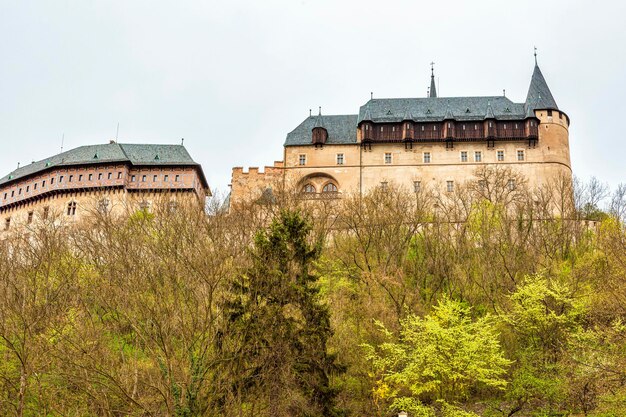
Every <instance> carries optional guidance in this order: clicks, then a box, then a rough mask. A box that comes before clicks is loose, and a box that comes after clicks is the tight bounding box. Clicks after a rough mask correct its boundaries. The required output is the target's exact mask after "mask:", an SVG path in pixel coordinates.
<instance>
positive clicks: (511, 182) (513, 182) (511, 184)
mask: <svg viewBox="0 0 626 417" xmlns="http://www.w3.org/2000/svg"><path fill="white" fill-rule="evenodd" d="M508 186H509V190H511V191H513V190H515V180H514V179H513V178H511V179H510V180H509V182H508Z"/></svg>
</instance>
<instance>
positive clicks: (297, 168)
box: [230, 59, 571, 204]
mask: <svg viewBox="0 0 626 417" xmlns="http://www.w3.org/2000/svg"><path fill="white" fill-rule="evenodd" d="M569 123H570V120H569V117H568V116H567V115H566V114H565V113H564V112H563V111H561V110H560V109H559V107H558V106H557V104H556V101H555V100H554V98H553V96H552V93H551V92H550V89H549V88H548V85H547V83H546V80H545V79H544V77H543V75H542V73H541V70H540V69H539V66H538V65H537V63H536V59H535V67H534V71H533V74H532V78H531V81H530V87H529V89H528V94H527V96H526V100H525V102H523V103H514V102H513V101H511V100H509V98H507V97H505V96H491V97H438V96H437V91H436V86H435V81H434V73H431V87H430V90H429V95H428V97H425V98H390V99H374V98H372V99H371V100H369V101H368V102H367V103H365V105H363V106H361V108H360V109H359V112H358V114H349V115H322V114H321V112H320V114H319V115H317V116H315V115H311V116H309V117H308V118H307V119H305V120H304V121H303V122H302V123H300V125H299V126H297V127H296V128H295V129H294V130H293V131H291V132H290V133H289V134H287V139H286V141H285V143H284V153H283V160H282V161H277V162H274V165H273V166H267V167H265V169H264V170H263V171H264V172H260V171H259V169H258V168H250V169H249V170H248V171H244V170H243V168H242V167H235V168H233V172H232V181H231V196H230V199H231V200H230V201H231V204H233V203H234V204H237V203H238V202H242V201H246V200H250V199H256V198H258V197H259V196H260V195H261V194H262V193H263V192H267V191H266V190H268V189H271V187H272V186H275V184H276V183H277V182H282V183H283V186H285V185H286V186H296V187H297V188H298V190H300V191H301V192H302V193H305V194H306V195H307V196H309V197H312V198H314V197H320V196H326V197H340V196H341V195H342V194H343V193H354V192H356V193H365V192H367V191H368V190H371V189H372V188H374V187H380V186H382V187H386V186H387V185H388V184H392V183H393V184H395V185H396V186H401V187H403V188H405V189H408V190H414V189H415V190H416V189H418V188H420V187H434V189H435V190H440V191H443V192H452V191H454V187H455V185H456V184H460V183H462V182H464V181H466V180H467V179H470V178H472V177H473V173H474V172H475V170H476V168H477V167H480V166H484V165H495V166H506V167H511V168H513V170H514V171H515V172H519V173H520V174H522V175H524V176H525V177H526V178H527V179H528V180H529V185H530V186H539V185H541V184H543V183H545V182H546V181H549V180H550V179H552V178H556V177H557V176H563V175H564V176H567V177H570V178H571V166H570V155H569V134H568V127H569ZM273 184H274V185H273Z"/></svg>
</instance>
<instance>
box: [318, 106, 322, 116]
mask: <svg viewBox="0 0 626 417" xmlns="http://www.w3.org/2000/svg"><path fill="white" fill-rule="evenodd" d="M321 115H322V106H320V112H319V116H321Z"/></svg>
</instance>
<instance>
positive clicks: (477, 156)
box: [474, 151, 483, 162]
mask: <svg viewBox="0 0 626 417" xmlns="http://www.w3.org/2000/svg"><path fill="white" fill-rule="evenodd" d="M482 160H483V154H482V152H481V151H476V152H474V162H482Z"/></svg>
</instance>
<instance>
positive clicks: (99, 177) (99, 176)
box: [98, 172, 102, 180]
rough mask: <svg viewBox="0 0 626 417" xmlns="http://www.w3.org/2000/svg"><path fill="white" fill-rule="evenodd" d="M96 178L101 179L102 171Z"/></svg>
mask: <svg viewBox="0 0 626 417" xmlns="http://www.w3.org/2000/svg"><path fill="white" fill-rule="evenodd" d="M98 179H99V180H101V179H102V172H101V173H99V174H98Z"/></svg>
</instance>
